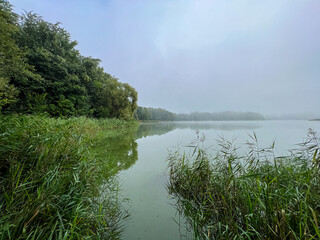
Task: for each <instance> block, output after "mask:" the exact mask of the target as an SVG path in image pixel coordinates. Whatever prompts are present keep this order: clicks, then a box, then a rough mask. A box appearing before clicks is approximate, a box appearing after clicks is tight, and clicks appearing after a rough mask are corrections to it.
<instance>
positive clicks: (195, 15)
mask: <svg viewBox="0 0 320 240" xmlns="http://www.w3.org/2000/svg"><path fill="white" fill-rule="evenodd" d="M10 2H11V3H12V4H13V5H14V7H15V8H14V10H15V12H17V13H21V12H22V11H23V10H26V11H33V12H35V13H38V14H39V15H41V16H43V17H44V19H45V20H47V21H50V22H62V26H63V27H64V28H65V29H66V30H67V31H68V32H70V34H71V38H72V39H74V40H77V42H78V44H79V45H78V49H79V50H80V52H81V53H82V54H84V55H86V56H92V57H94V58H99V59H101V60H102V63H101V65H102V66H103V67H104V69H105V71H106V72H108V73H110V74H112V75H114V76H116V77H118V78H119V79H120V81H122V82H128V83H129V84H130V85H132V86H133V87H134V88H136V90H137V91H138V94H139V100H138V104H139V105H140V106H145V107H161V108H165V109H168V110H170V111H173V112H176V113H182V112H186V113H188V112H193V111H204V112H219V111H254V112H259V113H262V114H265V115H267V116H276V117H279V118H281V117H282V116H295V117H293V118H299V117H301V116H306V117H308V118H312V117H320V94H319V89H320V14H319V13H320V1H319V0H304V1H300V0H265V1H256V0H255V1H253V0H230V1H225V0H216V1H213V0H201V1H199V0H180V1H179V0H177V1H176V0H153V1H148V0H137V1H132V0H127V1H124V0H108V1H107V0H105V1H104V0H91V1H84V0H82V1H75V0H70V1H62V0H42V1H41V0H23V1H21V0H20V1H18V0H14V1H10Z"/></svg>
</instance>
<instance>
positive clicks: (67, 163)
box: [0, 116, 134, 240]
mask: <svg viewBox="0 0 320 240" xmlns="http://www.w3.org/2000/svg"><path fill="white" fill-rule="evenodd" d="M132 124H134V123H126V122H124V121H120V120H93V119H88V118H84V117H82V118H71V119H53V118H46V117H40V116H0V239H14V240H16V239H118V238H119V236H120V232H121V224H120V222H121V221H122V220H123V219H124V218H126V217H127V212H126V211H125V210H124V209H123V208H122V205H121V200H120V198H119V192H118V183H117V179H116V176H115V175H114V173H115V172H114V170H113V169H112V166H111V165H110V163H109V162H108V161H106V159H103V158H102V157H99V156H98V155H97V153H96V152H95V151H94V147H95V145H97V142H100V141H102V140H103V139H104V137H105V136H106V135H114V134H116V133H114V132H118V131H121V130H122V129H123V128H125V127H127V126H129V125H132ZM98 145H99V144H98Z"/></svg>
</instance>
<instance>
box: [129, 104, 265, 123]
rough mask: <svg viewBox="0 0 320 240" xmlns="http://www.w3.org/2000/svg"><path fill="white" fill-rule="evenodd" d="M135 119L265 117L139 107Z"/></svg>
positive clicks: (249, 114) (242, 118)
mask: <svg viewBox="0 0 320 240" xmlns="http://www.w3.org/2000/svg"><path fill="white" fill-rule="evenodd" d="M135 117H136V119H138V120H142V121H148V120H150V121H236V120H264V117H263V115H261V114H260V113H255V112H231V111H227V112H217V113H208V112H193V113H190V114H184V113H180V114H176V113H173V112H169V111H167V110H165V109H161V108H146V107H138V109H137V111H136V113H135Z"/></svg>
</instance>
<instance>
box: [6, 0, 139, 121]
mask: <svg viewBox="0 0 320 240" xmlns="http://www.w3.org/2000/svg"><path fill="white" fill-rule="evenodd" d="M0 43H1V44H0V57H1V58H0V111H1V112H2V113H28V114H29V113H31V114H32V113H46V114H48V115H49V116H80V115H84V116H92V117H111V118H121V119H133V115H134V112H135V110H136V108H137V92H136V90H135V89H134V88H133V87H131V86H130V85H129V84H126V83H121V82H119V81H118V79H117V78H115V77H113V76H111V75H110V74H108V73H106V72H104V70H103V68H102V67H100V66H99V64H100V60H99V59H95V58H91V57H85V56H82V55H81V54H80V52H79V51H78V50H77V49H76V48H75V47H76V45H77V42H76V41H72V40H71V39H70V34H69V33H68V32H67V31H66V30H64V29H63V28H62V27H61V26H60V24H59V23H56V24H52V23H49V22H46V21H44V20H43V19H42V18H41V17H40V16H38V15H37V14H33V13H25V14H23V15H22V16H19V15H17V14H15V13H13V11H12V6H11V5H10V3H9V2H7V1H4V0H0Z"/></svg>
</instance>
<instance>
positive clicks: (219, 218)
mask: <svg viewBox="0 0 320 240" xmlns="http://www.w3.org/2000/svg"><path fill="white" fill-rule="evenodd" d="M251 138H252V139H253V141H252V142H251V143H249V144H248V145H249V152H248V154H246V155H244V156H240V155H239V154H238V153H237V150H236V148H234V146H233V143H232V142H228V141H226V140H224V139H222V140H219V141H218V145H219V146H220V148H219V151H218V152H217V153H216V154H215V155H214V156H209V155H208V153H207V151H205V150H203V149H202V148H201V147H200V145H199V144H194V145H193V148H194V150H195V151H194V153H193V154H192V155H190V156H187V155H186V154H183V153H180V152H179V151H177V152H174V153H170V154H169V158H168V159H169V181H168V184H167V188H168V191H169V194H171V196H172V197H173V198H174V199H175V200H176V207H177V210H178V211H179V213H180V214H182V215H183V216H184V218H185V219H186V220H187V222H188V223H189V226H190V228H191V230H192V232H193V236H194V239H319V238H320V230H319V224H320V223H319V220H320V219H319V214H320V169H319V167H320V154H319V138H318V136H317V134H316V133H315V132H313V131H312V130H310V131H309V133H308V139H307V140H306V141H305V142H304V143H303V144H301V145H300V148H299V150H296V151H293V152H292V154H290V155H288V156H284V157H278V158H277V157H274V154H273V148H274V144H272V146H271V147H270V148H269V149H260V148H259V147H258V144H257V142H258V140H257V137H256V135H255V134H253V136H251Z"/></svg>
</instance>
